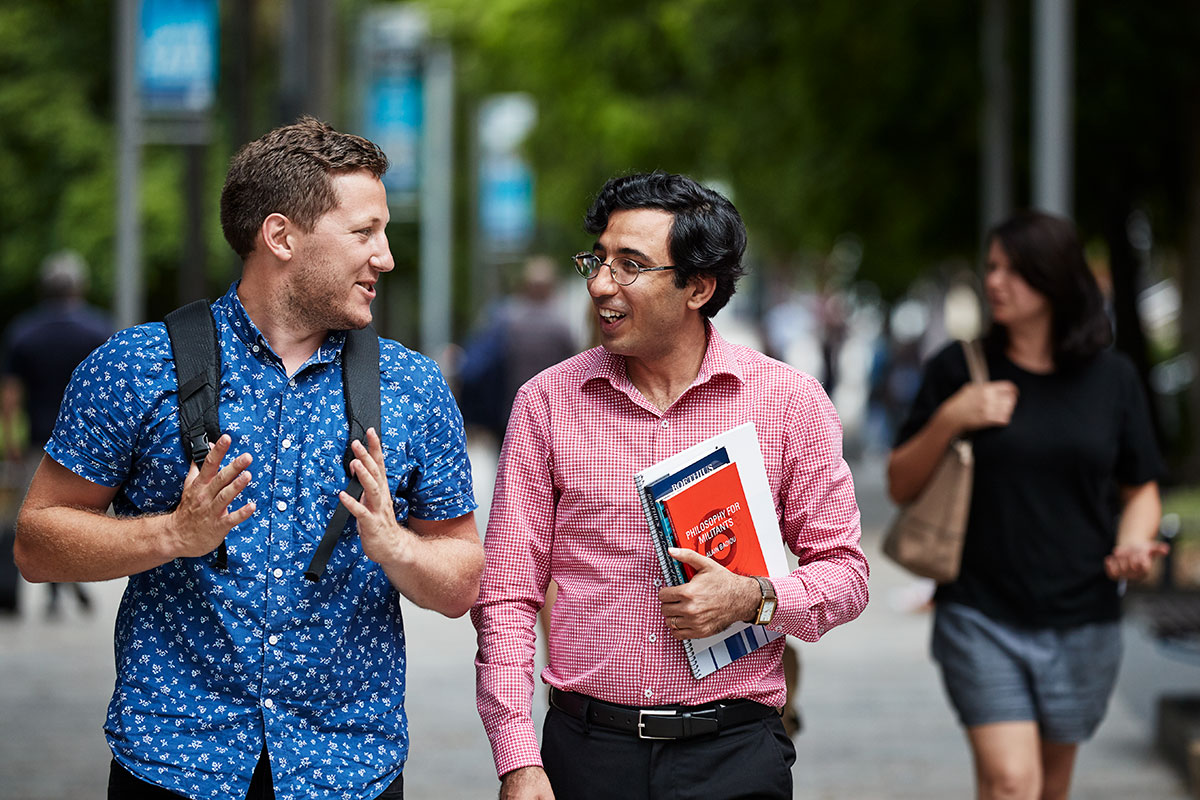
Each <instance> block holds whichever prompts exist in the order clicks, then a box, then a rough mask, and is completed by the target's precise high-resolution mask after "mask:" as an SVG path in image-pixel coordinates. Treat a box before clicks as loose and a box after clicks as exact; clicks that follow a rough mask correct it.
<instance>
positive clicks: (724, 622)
mask: <svg viewBox="0 0 1200 800" xmlns="http://www.w3.org/2000/svg"><path fill="white" fill-rule="evenodd" d="M667 552H668V553H670V555H671V557H672V558H674V559H675V560H677V561H682V562H683V563H684V564H687V565H688V566H689V567H691V568H693V569H694V570H696V574H695V575H693V576H692V579H691V580H690V581H688V582H687V583H685V584H683V585H682V586H667V587H665V588H663V589H660V590H659V592H658V599H659V602H661V603H662V610H663V617H664V618H665V619H666V621H667V628H669V629H670V631H671V635H672V636H674V637H675V638H676V639H702V638H704V637H705V636H712V635H713V634H715V633H720V632H721V631H723V630H725V629H726V628H728V627H729V626H730V625H732V624H733V623H735V622H738V621H740V620H744V619H746V618H747V616H748V615H749V614H751V613H752V612H753V611H754V610H755V609H757V608H758V601H759V598H760V597H761V596H762V592H761V590H760V589H759V588H758V582H757V581H755V580H754V579H753V578H747V577H744V576H742V575H738V574H737V573H736V572H730V571H729V570H727V569H725V567H723V566H721V565H720V564H718V563H717V562H716V561H714V560H713V559H711V558H706V557H704V556H702V555H700V554H699V553H697V552H696V551H695V550H688V549H686V548H682V547H671V548H668V549H667Z"/></svg>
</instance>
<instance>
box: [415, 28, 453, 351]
mask: <svg viewBox="0 0 1200 800" xmlns="http://www.w3.org/2000/svg"><path fill="white" fill-rule="evenodd" d="M453 137H454V59H453V56H452V55H451V52H450V48H449V47H447V46H443V45H433V46H431V47H430V48H429V51H428V55H427V57H426V60H425V131H424V137H423V140H422V143H421V145H422V159H421V247H420V259H421V289H420V296H421V310H420V314H421V351H422V352H424V353H425V354H426V355H428V356H433V357H438V356H440V355H441V352H442V349H443V348H444V347H445V346H446V345H447V344H449V343H450V334H451V325H450V321H451V320H450V318H451V278H452V270H453V263H454V262H453V258H452V257H451V256H452V250H453V225H452V218H453V211H454V209H453V206H452V197H453V193H452V189H453V184H454V141H453Z"/></svg>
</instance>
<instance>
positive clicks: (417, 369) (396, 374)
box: [379, 336, 446, 393]
mask: <svg viewBox="0 0 1200 800" xmlns="http://www.w3.org/2000/svg"><path fill="white" fill-rule="evenodd" d="M379 376H380V386H381V387H383V388H384V389H385V391H386V390H388V389H391V390H397V391H401V392H406V393H411V392H414V391H415V392H419V393H420V392H430V393H432V392H437V391H441V389H442V387H444V386H446V379H445V377H444V376H443V375H442V370H441V368H440V367H439V366H438V364H437V362H436V361H434V360H433V359H432V358H430V357H429V356H427V355H424V354H423V353H418V352H417V351H415V350H410V349H409V348H407V347H405V346H404V345H402V344H400V343H399V342H397V341H395V340H394V339H385V338H383V337H382V336H381V337H379Z"/></svg>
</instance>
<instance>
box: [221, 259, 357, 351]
mask: <svg viewBox="0 0 1200 800" xmlns="http://www.w3.org/2000/svg"><path fill="white" fill-rule="evenodd" d="M240 284H241V281H240V280H236V281H234V282H233V283H231V284H230V285H229V291H227V292H225V294H224V295H223V296H222V297H221V299H219V300H217V302H216V303H214V304H213V308H214V309H215V310H216V311H217V313H218V314H223V315H224V316H225V319H226V322H227V323H228V324H229V327H230V328H231V329H232V330H233V332H234V334H235V335H236V336H237V337H238V338H239V339H241V340H242V341H243V342H244V343H245V345H246V347H247V348H251V349H252V348H254V347H255V346H256V345H257V346H260V347H263V348H266V349H267V351H268V352H270V353H271V354H272V355H275V351H274V350H272V349H271V345H270V344H269V343H268V342H267V337H265V336H263V335H262V331H260V330H259V329H258V326H257V325H255V324H254V320H252V319H250V315H249V314H247V313H246V307H245V306H244V305H242V299H241V298H240V297H238V293H237V290H238V286H239V285H240ZM345 342H346V332H345V331H330V332H329V335H328V336H326V337H325V341H324V342H322V343H321V346H320V347H318V348H317V352H315V353H313V354H312V357H311V358H309V359H308V361H307V362H305V366H307V365H309V364H324V363H328V362H330V361H333V360H334V359H336V358H337V357H338V354H339V353H341V352H342V345H343V344H345ZM275 358H278V356H277V355H275Z"/></svg>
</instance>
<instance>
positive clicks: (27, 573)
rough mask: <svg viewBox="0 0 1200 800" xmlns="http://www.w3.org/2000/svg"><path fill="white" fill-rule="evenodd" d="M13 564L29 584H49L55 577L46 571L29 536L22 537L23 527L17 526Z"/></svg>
mask: <svg viewBox="0 0 1200 800" xmlns="http://www.w3.org/2000/svg"><path fill="white" fill-rule="evenodd" d="M13 562H14V563H15V564H16V565H17V571H18V572H20V573H21V577H22V578H24V579H25V580H26V581H28V582H29V583H47V582H48V581H52V580H54V576H53V575H52V574H51V573H50V572H49V571H48V570H47V569H46V566H45V564H44V563H43V561H42V559H39V558H38V556H37V549H36V548H34V547H31V546H30V544H29V537H28V535H26V536H22V535H21V526H20V525H19V524H18V526H17V537H16V540H15V541H14V542H13Z"/></svg>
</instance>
